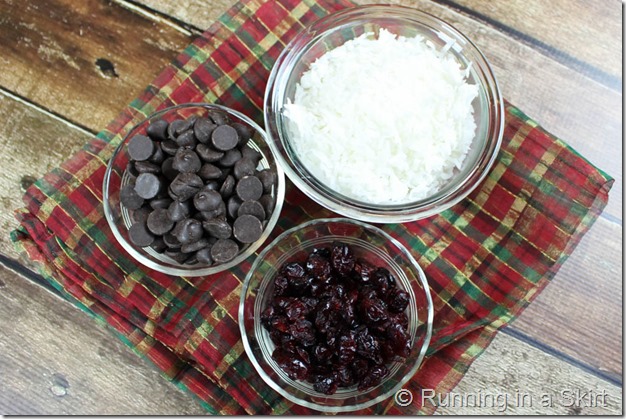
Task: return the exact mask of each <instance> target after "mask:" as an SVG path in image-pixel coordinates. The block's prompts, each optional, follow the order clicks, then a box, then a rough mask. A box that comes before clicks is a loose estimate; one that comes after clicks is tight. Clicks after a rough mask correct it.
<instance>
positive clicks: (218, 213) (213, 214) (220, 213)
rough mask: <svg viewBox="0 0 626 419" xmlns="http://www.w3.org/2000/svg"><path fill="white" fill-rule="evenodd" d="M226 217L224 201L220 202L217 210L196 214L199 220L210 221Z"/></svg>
mask: <svg viewBox="0 0 626 419" xmlns="http://www.w3.org/2000/svg"><path fill="white" fill-rule="evenodd" d="M225 216H226V204H225V203H224V201H220V203H219V205H218V206H217V208H215V209H212V210H209V211H200V212H199V213H198V219H199V220H203V221H204V220H211V219H213V218H217V217H225Z"/></svg>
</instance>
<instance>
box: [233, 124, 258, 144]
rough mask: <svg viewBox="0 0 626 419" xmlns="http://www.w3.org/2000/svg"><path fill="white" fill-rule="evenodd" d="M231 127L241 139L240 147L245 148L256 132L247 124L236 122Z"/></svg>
mask: <svg viewBox="0 0 626 419" xmlns="http://www.w3.org/2000/svg"><path fill="white" fill-rule="evenodd" d="M231 126H232V127H233V128H234V129H235V131H237V136H238V137H239V146H240V147H242V146H245V145H246V144H247V143H248V141H249V140H250V138H252V134H254V131H253V130H252V128H251V127H250V126H248V125H247V124H243V123H241V122H235V123H233V124H231Z"/></svg>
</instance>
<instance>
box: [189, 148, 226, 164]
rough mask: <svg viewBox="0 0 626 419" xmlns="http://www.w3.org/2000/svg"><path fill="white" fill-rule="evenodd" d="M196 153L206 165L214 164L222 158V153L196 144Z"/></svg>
mask: <svg viewBox="0 0 626 419" xmlns="http://www.w3.org/2000/svg"><path fill="white" fill-rule="evenodd" d="M196 153H198V156H200V158H201V159H202V160H204V161H205V162H207V163H214V162H216V161H219V160H220V159H221V158H222V157H224V152H222V151H217V150H214V149H213V148H211V147H210V146H208V145H206V144H198V145H197V146H196Z"/></svg>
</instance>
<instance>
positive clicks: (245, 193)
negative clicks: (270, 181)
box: [235, 176, 263, 201]
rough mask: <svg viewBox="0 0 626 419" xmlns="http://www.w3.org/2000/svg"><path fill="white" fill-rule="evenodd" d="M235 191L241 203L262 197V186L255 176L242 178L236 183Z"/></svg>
mask: <svg viewBox="0 0 626 419" xmlns="http://www.w3.org/2000/svg"><path fill="white" fill-rule="evenodd" d="M235 191H236V192H237V196H238V197H239V198H241V200H242V201H256V200H258V199H259V198H260V197H261V195H263V184H262V183H261V181H260V180H259V178H257V177H256V176H244V177H243V178H241V179H239V182H237V186H235Z"/></svg>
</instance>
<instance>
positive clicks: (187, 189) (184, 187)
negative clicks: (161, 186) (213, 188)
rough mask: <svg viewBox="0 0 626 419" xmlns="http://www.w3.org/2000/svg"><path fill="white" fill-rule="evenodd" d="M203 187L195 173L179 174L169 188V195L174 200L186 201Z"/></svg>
mask: <svg viewBox="0 0 626 419" xmlns="http://www.w3.org/2000/svg"><path fill="white" fill-rule="evenodd" d="M203 186H204V183H203V182H202V179H200V176H198V175H196V174H195V173H180V174H178V176H176V177H175V178H174V180H173V181H172V183H171V184H170V187H169V191H168V192H169V194H170V196H171V197H172V199H174V200H178V201H186V200H188V199H189V198H191V197H192V196H194V195H195V194H196V193H198V191H199V190H200V188H202V187H203Z"/></svg>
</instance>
